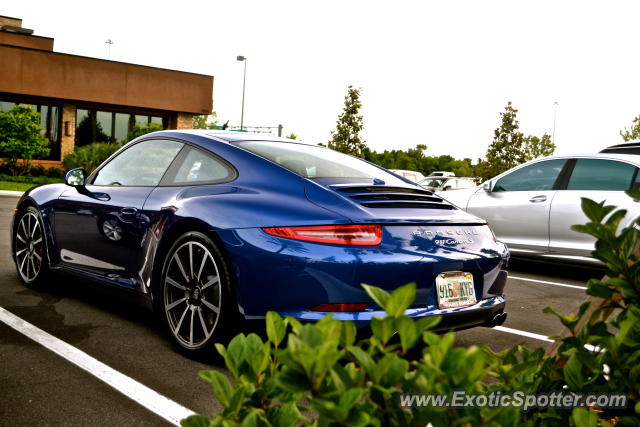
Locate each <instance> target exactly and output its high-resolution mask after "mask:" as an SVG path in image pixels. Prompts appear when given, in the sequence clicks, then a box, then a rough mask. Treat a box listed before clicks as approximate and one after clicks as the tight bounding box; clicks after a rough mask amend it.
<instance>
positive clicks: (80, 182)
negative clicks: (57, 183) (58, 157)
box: [64, 168, 87, 188]
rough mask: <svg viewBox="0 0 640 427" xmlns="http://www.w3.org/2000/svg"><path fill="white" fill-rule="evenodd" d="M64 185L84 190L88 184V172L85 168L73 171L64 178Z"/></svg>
mask: <svg viewBox="0 0 640 427" xmlns="http://www.w3.org/2000/svg"><path fill="white" fill-rule="evenodd" d="M64 183H65V184H67V185H69V186H71V187H75V188H78V187H82V188H84V186H85V184H86V183H87V172H86V171H85V170H84V169H83V168H75V169H71V170H70V171H69V172H67V174H66V175H65V176H64Z"/></svg>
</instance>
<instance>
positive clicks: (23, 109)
mask: <svg viewBox="0 0 640 427" xmlns="http://www.w3.org/2000/svg"><path fill="white" fill-rule="evenodd" d="M48 154H49V141H48V140H47V138H45V137H44V136H43V135H42V127H41V126H40V113H38V112H36V111H34V110H33V109H32V108H31V107H28V106H25V105H14V106H13V108H12V109H11V110H9V111H4V112H0V157H2V159H3V161H4V164H5V165H6V166H7V168H8V170H9V173H10V174H11V175H22V174H25V173H27V172H28V171H29V169H30V167H31V164H30V160H31V159H33V158H35V157H39V156H46V155H48ZM18 159H23V160H24V161H23V162H22V163H19V162H18Z"/></svg>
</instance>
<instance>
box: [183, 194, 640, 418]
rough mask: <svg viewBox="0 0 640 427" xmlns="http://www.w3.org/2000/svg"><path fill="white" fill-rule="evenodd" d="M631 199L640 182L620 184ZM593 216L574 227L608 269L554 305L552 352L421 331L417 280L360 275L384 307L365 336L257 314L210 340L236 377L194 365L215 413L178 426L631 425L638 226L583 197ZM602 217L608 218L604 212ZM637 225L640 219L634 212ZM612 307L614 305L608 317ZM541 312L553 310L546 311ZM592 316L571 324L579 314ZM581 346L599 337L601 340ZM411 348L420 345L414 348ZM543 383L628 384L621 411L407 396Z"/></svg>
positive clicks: (545, 389)
mask: <svg viewBox="0 0 640 427" xmlns="http://www.w3.org/2000/svg"><path fill="white" fill-rule="evenodd" d="M629 194H630V195H632V196H633V197H634V198H637V199H640V192H637V191H636V192H629ZM582 206H583V210H584V211H585V213H586V214H587V216H588V218H589V219H590V222H589V223H588V224H586V225H583V226H574V230H576V231H580V232H585V233H588V234H591V235H593V236H595V237H597V239H598V242H597V245H596V250H595V252H594V256H595V257H596V258H598V259H600V260H601V261H603V262H604V263H605V265H606V268H607V275H608V277H609V279H604V280H591V281H589V285H588V290H587V294H589V295H591V296H596V297H600V298H603V300H601V304H598V305H597V306H596V307H592V308H593V310H591V312H589V311H588V309H589V305H590V303H589V302H586V303H584V304H582V305H581V307H580V310H579V313H578V314H577V315H569V316H562V315H557V316H558V317H559V319H560V321H561V322H562V324H563V325H565V326H566V327H567V328H568V330H570V331H571V333H570V334H569V336H567V337H564V338H559V337H558V338H556V339H557V340H558V342H560V343H562V344H561V346H560V348H559V351H558V353H557V354H555V355H551V356H547V355H545V354H544V351H543V350H542V349H537V350H529V349H527V348H525V347H523V346H516V347H513V348H511V349H508V350H506V351H503V352H500V353H494V352H492V351H491V350H490V349H489V348H487V347H485V346H481V347H477V346H472V347H469V348H458V347H455V346H454V334H453V333H447V334H445V335H438V334H435V333H433V332H430V331H429V329H430V328H432V327H433V326H435V325H436V324H437V322H438V320H439V319H438V318H433V317H427V318H422V319H419V320H415V319H412V318H409V317H407V316H405V315H404V311H405V310H406V309H407V308H408V307H409V306H410V304H411V303H412V302H413V300H414V297H415V292H416V291H415V285H414V284H409V285H405V286H402V287H400V288H398V289H396V290H395V291H394V292H393V293H392V294H388V293H386V292H385V291H383V290H381V289H379V288H375V287H371V286H366V285H363V286H364V288H365V290H366V291H367V293H368V294H369V296H370V297H371V298H372V299H373V300H374V301H375V302H376V303H377V304H378V305H380V306H381V307H382V308H383V309H384V310H385V312H386V314H387V316H386V317H384V318H374V319H373V320H372V321H371V332H372V335H371V337H369V338H366V339H363V340H360V341H359V342H357V343H356V328H355V326H354V324H353V323H351V322H341V321H338V320H335V319H333V318H331V316H327V317H325V318H323V319H322V320H320V321H319V322H317V323H315V324H301V323H300V322H299V321H298V320H296V319H294V318H291V317H287V318H285V319H283V318H281V317H280V316H279V315H278V314H276V313H274V312H269V313H268V314H267V317H266V334H267V340H266V341H263V340H262V339H261V338H260V337H259V336H258V335H256V334H249V335H245V334H240V335H238V336H236V337H235V338H233V339H232V340H231V341H230V342H229V344H228V345H227V346H226V347H225V346H223V345H221V344H216V349H217V351H218V352H219V353H220V355H221V356H222V357H223V359H224V362H225V366H226V368H227V369H228V371H229V373H230V376H231V377H232V380H233V381H230V380H229V378H228V377H227V375H224V374H223V373H220V372H218V371H202V372H200V377H201V378H203V379H204V380H206V381H207V382H209V383H210V385H211V388H212V390H213V394H214V395H215V397H216V398H217V399H218V401H219V402H220V404H221V405H222V408H223V410H222V412H221V413H219V414H217V415H215V416H213V418H212V419H208V418H207V417H204V416H202V415H194V416H191V417H189V418H187V419H185V420H183V421H182V425H184V426H210V425H213V426H239V425H242V426H259V425H260V426H262V425H264V426H271V425H273V426H294V425H295V426H297V425H314V426H339V425H340V426H368V425H371V426H421V427H422V426H425V425H427V424H429V423H430V424H431V425H433V426H435V427H437V426H449V425H469V426H471V425H492V426H517V425H520V424H523V425H569V424H572V425H575V426H578V427H583V426H584V427H586V426H596V425H610V424H609V423H610V422H611V423H615V424H616V425H638V414H640V403H638V402H640V398H639V395H638V388H639V385H638V384H639V382H640V381H638V380H639V379H640V363H639V362H640V307H639V306H638V302H639V301H640V261H639V259H638V256H637V252H635V246H636V244H637V242H638V237H639V236H640V232H639V231H638V230H637V229H636V228H635V227H633V226H632V227H628V228H626V229H624V230H622V231H621V232H620V233H617V228H618V225H619V223H620V220H621V219H622V217H623V216H624V215H625V212H624V211H622V210H619V211H615V212H614V209H615V208H614V207H612V206H604V205H603V204H597V203H595V202H592V201H590V200H587V199H583V202H582ZM605 218H606V219H605ZM634 225H635V226H637V225H638V220H637V219H636V221H635V223H634ZM611 308H615V309H617V310H618V313H617V314H616V315H615V316H612V317H610V318H609V317H607V316H606V314H607V313H609V312H610V309H611ZM547 311H551V310H550V309H547ZM585 316H589V321H588V322H586V323H585V324H584V326H582V327H578V325H579V324H582V323H580V322H581V320H585V319H583V317H585ZM585 345H592V346H597V347H599V349H596V351H594V349H593V348H588V347H585ZM416 354H418V355H417V356H416ZM456 391H465V392H467V393H483V394H486V393H490V392H497V391H500V392H502V393H508V392H513V391H522V392H525V393H549V392H554V391H565V392H567V393H571V392H599V393H614V392H616V393H625V394H626V395H627V396H628V397H629V399H630V404H629V405H628V407H627V409H623V410H617V411H615V410H609V409H606V408H597V407H591V408H589V409H585V408H575V409H573V410H569V409H558V408H534V409H532V410H529V411H527V412H525V411H521V410H520V409H519V408H517V407H511V406H508V407H484V408H470V407H425V406H423V407H415V406H414V407H412V408H404V407H402V406H401V405H400V396H401V394H402V393H407V394H432V393H433V394H438V395H443V394H444V395H451V394H452V393H453V392H456Z"/></svg>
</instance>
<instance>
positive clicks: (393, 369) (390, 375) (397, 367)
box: [379, 356, 409, 387]
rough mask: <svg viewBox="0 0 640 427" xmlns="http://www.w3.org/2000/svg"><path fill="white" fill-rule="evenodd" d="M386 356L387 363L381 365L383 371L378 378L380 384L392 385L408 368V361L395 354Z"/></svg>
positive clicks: (395, 383)
mask: <svg viewBox="0 0 640 427" xmlns="http://www.w3.org/2000/svg"><path fill="white" fill-rule="evenodd" d="M388 358H389V359H388V360H389V361H388V363H387V364H385V365H383V366H384V367H383V369H384V372H383V373H382V376H381V378H380V385H382V386H383V387H394V386H396V385H397V384H398V382H400V380H401V379H402V378H404V375H405V374H406V373H407V371H408V370H409V362H407V361H406V360H404V359H400V358H398V357H396V356H388ZM379 365H380V364H379Z"/></svg>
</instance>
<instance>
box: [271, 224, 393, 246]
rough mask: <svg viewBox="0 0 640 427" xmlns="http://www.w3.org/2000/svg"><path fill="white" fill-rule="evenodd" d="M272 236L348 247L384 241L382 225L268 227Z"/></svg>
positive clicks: (372, 244)
mask: <svg viewBox="0 0 640 427" xmlns="http://www.w3.org/2000/svg"><path fill="white" fill-rule="evenodd" d="M262 230H263V231H264V232H265V233H267V234H270V235H272V236H278V237H284V238H285V239H295V240H304V241H307V242H316V243H328V244H332V245H347V246H375V245H379V244H380V242H381V241H382V226H380V225H369V224H368V225H357V224H355V225H354V224H349V225H313V226H304V227H267V228H263V229H262Z"/></svg>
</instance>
